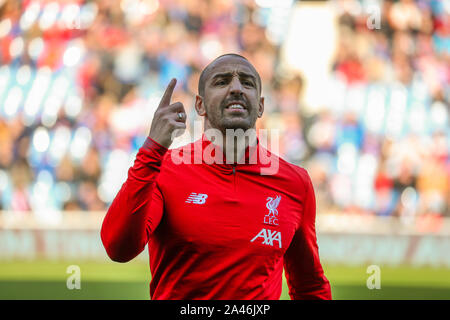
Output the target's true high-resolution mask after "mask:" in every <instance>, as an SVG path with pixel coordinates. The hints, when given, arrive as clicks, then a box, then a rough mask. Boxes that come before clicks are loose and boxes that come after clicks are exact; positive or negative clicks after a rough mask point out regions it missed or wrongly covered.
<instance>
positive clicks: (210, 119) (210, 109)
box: [195, 56, 264, 132]
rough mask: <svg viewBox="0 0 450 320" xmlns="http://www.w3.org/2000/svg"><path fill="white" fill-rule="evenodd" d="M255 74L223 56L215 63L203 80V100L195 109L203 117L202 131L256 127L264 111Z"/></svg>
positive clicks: (245, 63)
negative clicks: (203, 128)
mask: <svg viewBox="0 0 450 320" xmlns="http://www.w3.org/2000/svg"><path fill="white" fill-rule="evenodd" d="M259 86H260V84H259V83H258V80H257V75H256V71H255V70H254V68H253V67H252V66H251V65H250V63H249V62H248V61H246V60H245V59H242V58H240V57H235V56H225V57H222V58H219V59H217V60H216V61H214V62H213V63H212V64H211V65H210V66H209V68H208V70H207V72H206V77H205V86H204V87H205V90H204V97H200V96H197V98H196V102H195V106H196V109H197V111H198V113H199V114H200V115H201V116H205V117H206V121H205V130H206V129H209V128H215V129H218V130H220V131H221V132H225V130H226V129H243V130H247V129H250V128H254V127H255V123H256V119H257V118H260V117H261V116H262V114H263V111H264V98H261V97H260V87H259Z"/></svg>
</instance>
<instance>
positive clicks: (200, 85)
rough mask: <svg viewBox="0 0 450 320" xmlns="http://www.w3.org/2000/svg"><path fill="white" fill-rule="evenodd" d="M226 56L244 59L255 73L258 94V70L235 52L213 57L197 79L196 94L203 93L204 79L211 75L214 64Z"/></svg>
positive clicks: (259, 84)
mask: <svg viewBox="0 0 450 320" xmlns="http://www.w3.org/2000/svg"><path fill="white" fill-rule="evenodd" d="M226 57H234V58H236V59H242V60H245V61H246V63H247V64H248V66H249V68H250V69H251V70H252V71H253V72H254V73H255V76H256V79H257V83H258V91H259V94H261V78H260V76H259V74H258V72H257V71H256V69H255V67H253V65H252V64H251V63H250V61H248V60H247V58H245V57H243V56H241V55H239V54H236V53H227V54H223V55H221V56H219V57H217V58H216V59H214V60H213V61H212V62H211V63H209V64H208V65H207V66H206V67H205V68H204V69H203V71H202V73H201V74H200V79H199V81H198V94H199V95H200V96H202V97H203V96H204V95H205V84H206V81H207V80H208V78H209V76H210V75H211V70H213V68H214V67H215V66H217V64H219V63H220V61H221V60H223V59H224V58H226Z"/></svg>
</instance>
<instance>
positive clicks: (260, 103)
mask: <svg viewBox="0 0 450 320" xmlns="http://www.w3.org/2000/svg"><path fill="white" fill-rule="evenodd" d="M263 113H264V97H261V98H259V108H258V118H261V117H262V115H263Z"/></svg>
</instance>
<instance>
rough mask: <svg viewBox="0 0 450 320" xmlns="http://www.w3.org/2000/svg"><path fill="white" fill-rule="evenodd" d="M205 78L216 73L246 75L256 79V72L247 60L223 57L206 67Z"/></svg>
mask: <svg viewBox="0 0 450 320" xmlns="http://www.w3.org/2000/svg"><path fill="white" fill-rule="evenodd" d="M207 68H208V70H207V78H209V77H210V76H214V74H217V73H229V72H231V73H239V72H243V73H248V74H250V75H254V76H255V77H256V70H255V69H254V68H253V66H252V65H251V64H250V62H248V61H247V60H245V59H243V58H239V57H223V58H220V59H217V60H216V61H213V62H212V63H211V64H210V65H209V66H208V67H207Z"/></svg>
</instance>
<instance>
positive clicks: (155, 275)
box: [101, 135, 331, 300]
mask: <svg viewBox="0 0 450 320" xmlns="http://www.w3.org/2000/svg"><path fill="white" fill-rule="evenodd" d="M195 150H197V151H198V150H200V151H201V152H203V153H204V158H203V159H202V158H200V160H199V158H198V157H197V158H196V156H194V155H195V154H197V155H198V152H197V153H195V152H194V151H195ZM200 154H201V153H200ZM209 154H210V156H209V157H208V155H209ZM216 156H217V159H220V158H222V159H225V157H223V155H221V152H220V150H218V149H217V148H216V147H215V145H214V144H212V143H211V142H210V141H209V140H208V139H206V138H205V135H203V137H202V139H199V140H197V141H196V142H194V143H191V144H189V145H187V146H184V147H182V148H178V149H172V150H168V149H167V148H165V147H163V146H161V145H159V144H158V143H156V142H155V141H153V140H152V139H150V138H147V140H146V141H145V144H144V145H143V147H142V148H140V149H139V152H138V154H137V156H136V160H135V162H134V165H133V166H132V167H131V168H130V169H129V171H128V178H127V180H126V182H125V183H124V184H123V185H122V188H121V189H120V191H119V192H118V194H117V196H116V197H115V199H114V201H113V202H112V204H111V206H110V208H109V210H108V212H107V214H106V216H105V219H104V221H103V225H102V229H101V239H102V242H103V245H104V247H105V249H106V252H107V253H108V255H109V257H110V258H111V259H112V260H114V261H118V262H126V261H129V260H131V259H133V258H134V257H136V256H137V255H138V254H139V253H141V252H142V251H143V250H144V248H145V246H146V245H147V244H148V249H149V256H150V271H151V274H152V280H151V282H150V297H151V299H154V300H156V299H177V300H181V299H186V300H194V299H202V300H206V299H208V300H211V299H213V300H220V299H227V300H228V299H229V300H250V299H252V300H264V299H271V300H274V299H279V298H280V295H281V290H282V288H281V287H282V272H283V266H284V269H285V276H286V279H287V283H288V287H289V295H290V297H291V299H331V290H330V284H329V282H328V280H327V278H326V277H325V275H324V272H323V269H322V266H321V263H320V260H319V253H318V247H317V240H316V231H315V217H316V204H315V196H314V189H313V186H312V183H311V180H310V178H309V175H308V173H307V172H306V170H305V169H303V168H300V167H298V166H295V165H293V164H290V163H288V162H286V161H284V160H283V159H281V158H279V157H276V156H274V155H273V154H272V153H270V151H268V150H267V149H265V148H263V147H262V146H260V144H259V143H258V144H257V146H255V147H250V148H247V149H246V153H245V160H246V164H226V163H225V161H223V162H224V163H223V164H220V163H212V164H211V162H212V161H211V159H214V158H215V157H216ZM264 156H266V157H271V158H270V159H272V161H278V171H277V172H276V173H275V174H272V175H262V174H261V172H262V171H261V170H262V169H264V168H266V169H267V168H268V167H269V166H270V165H272V166H273V164H270V165H269V164H267V161H266V162H264V161H263V159H264ZM183 159H184V160H185V161H184V162H182V161H181V160H183ZM265 159H267V158H265ZM187 160H190V161H191V163H193V164H186V162H189V161H187ZM180 162H182V163H180Z"/></svg>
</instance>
